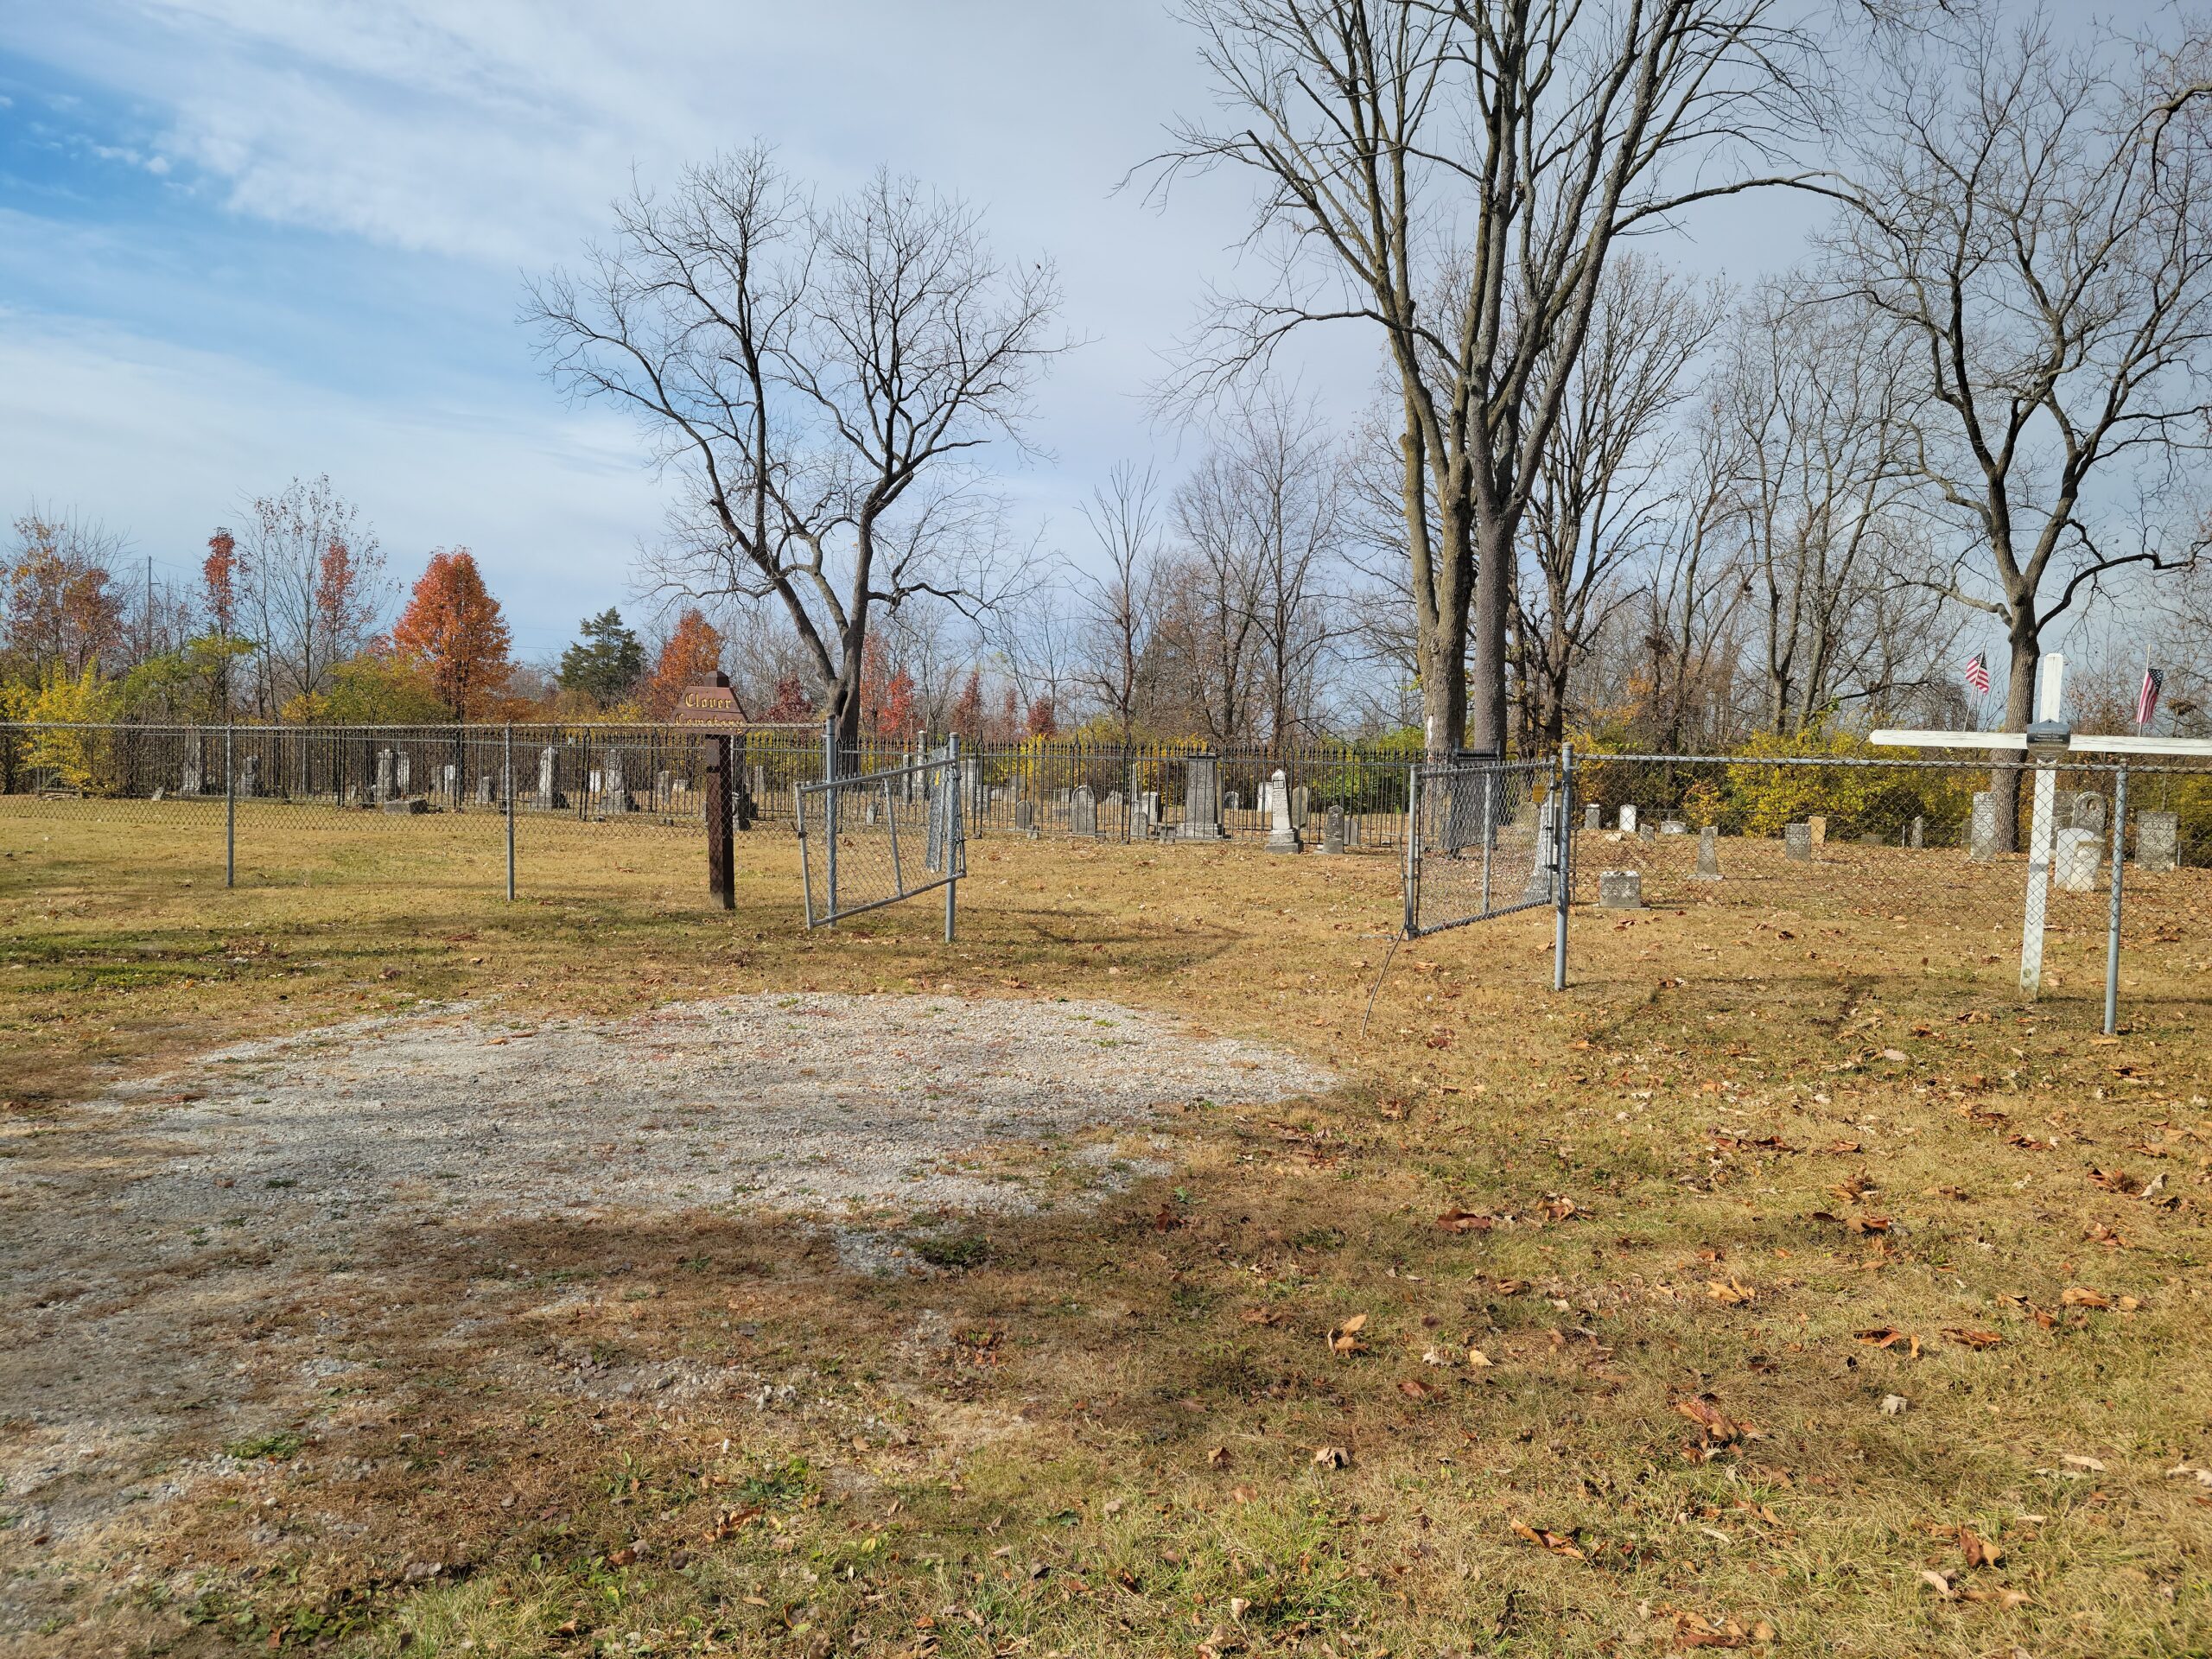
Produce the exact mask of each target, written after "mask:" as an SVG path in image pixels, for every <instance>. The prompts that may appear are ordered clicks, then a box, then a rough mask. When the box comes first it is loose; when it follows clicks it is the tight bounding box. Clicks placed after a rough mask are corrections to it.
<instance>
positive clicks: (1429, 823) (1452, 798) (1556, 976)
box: [1405, 751, 1574, 989]
mask: <svg viewBox="0 0 2212 1659" xmlns="http://www.w3.org/2000/svg"><path fill="white" fill-rule="evenodd" d="M1572 796H1573V753H1572V752H1571V751H1567V752H1562V753H1561V754H1560V757H1559V758H1558V759H1557V760H1460V761H1454V762H1452V763H1451V764H1449V765H1445V766H1419V767H1416V768H1415V769H1414V776H1413V800H1412V808H1413V810H1411V812H1409V813H1408V816H1407V823H1406V883H1405V885H1406V912H1405V937H1406V938H1421V936H1422V935H1424V934H1428V933H1437V932H1441V931H1444V930H1445V929H1446V928H1453V927H1465V926H1466V925H1469V924H1470V923H1472V922H1482V921H1488V920H1490V919H1491V918H1493V917H1497V916H1510V915H1512V914H1514V913H1516V912H1519V911H1524V910H1536V909H1540V908H1546V907H1548V908H1550V909H1552V910H1553V911H1554V912H1556V914H1557V916H1558V922H1557V925H1556V926H1555V928H1554V938H1553V964H1552V982H1553V988H1554V989H1564V988H1565V987H1566V984H1567V900H1568V899H1569V897H1570V895H1571V894H1572V893H1573V869H1572V868H1571V865H1572V861H1573V846H1574V842H1573V836H1572V835H1571V834H1570V833H1569V831H1568V821H1569V816H1570V814H1571V812H1572V810H1573V802H1572Z"/></svg>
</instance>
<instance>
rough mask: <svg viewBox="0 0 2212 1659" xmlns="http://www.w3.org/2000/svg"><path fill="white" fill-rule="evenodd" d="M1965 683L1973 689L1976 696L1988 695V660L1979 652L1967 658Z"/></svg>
mask: <svg viewBox="0 0 2212 1659" xmlns="http://www.w3.org/2000/svg"><path fill="white" fill-rule="evenodd" d="M1967 684H1968V685H1970V686H1972V687H1973V688H1974V695H1975V696H1981V697H1986V696H1988V695H1989V658H1987V657H1986V656H1984V655H1983V654H1982V653H1981V652H1978V651H1977V652H1974V655H1973V656H1971V657H1969V658H1967Z"/></svg>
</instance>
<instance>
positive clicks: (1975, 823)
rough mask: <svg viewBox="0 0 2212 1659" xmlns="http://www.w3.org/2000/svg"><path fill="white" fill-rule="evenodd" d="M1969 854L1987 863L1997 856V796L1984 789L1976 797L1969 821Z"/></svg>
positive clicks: (1968, 855) (1978, 862)
mask: <svg viewBox="0 0 2212 1659" xmlns="http://www.w3.org/2000/svg"><path fill="white" fill-rule="evenodd" d="M1996 856H1997V796H1996V794H1995V793H1994V791H1990V790H1986V789H1985V790H1982V791H1980V792H1978V793H1977V794H1976V795H1975V796H1974V812H1973V814H1972V816H1971V817H1969V818H1968V819H1967V857H1968V858H1970V859H1972V860H1973V861H1974V862H1975V863H1977V864H1986V863H1988V862H1989V861H1990V860H1992V859H1993V858H1995V857H1996Z"/></svg>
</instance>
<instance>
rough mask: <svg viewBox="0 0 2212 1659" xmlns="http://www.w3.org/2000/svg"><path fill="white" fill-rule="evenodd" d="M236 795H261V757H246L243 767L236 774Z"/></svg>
mask: <svg viewBox="0 0 2212 1659" xmlns="http://www.w3.org/2000/svg"><path fill="white" fill-rule="evenodd" d="M238 793H239V794H241V795H258V794H260V793H261V757H260V756H259V755H257V754H249V755H248V756H246V758H245V766H244V767H243V768H241V769H240V771H239V772H238Z"/></svg>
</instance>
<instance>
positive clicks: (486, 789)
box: [476, 772, 492, 806]
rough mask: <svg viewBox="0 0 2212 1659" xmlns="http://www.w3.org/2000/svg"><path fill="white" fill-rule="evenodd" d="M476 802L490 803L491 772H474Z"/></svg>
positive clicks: (486, 804) (485, 804)
mask: <svg viewBox="0 0 2212 1659" xmlns="http://www.w3.org/2000/svg"><path fill="white" fill-rule="evenodd" d="M476 804H477V805H479V806H489V805H491V804H492V774H491V773H490V772H478V773H477V774H476Z"/></svg>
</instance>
